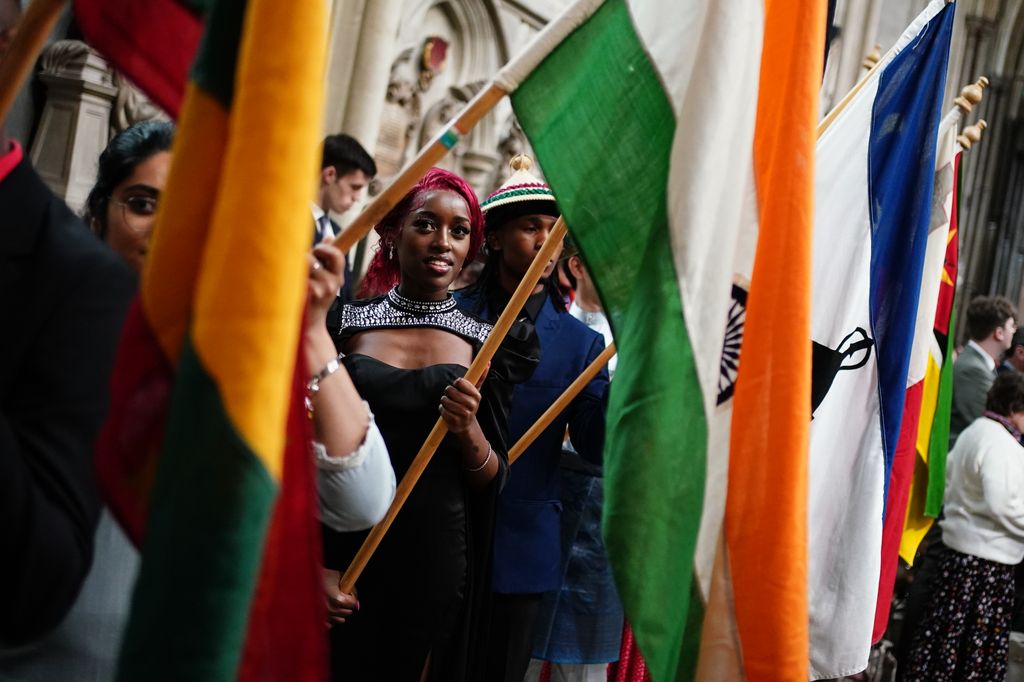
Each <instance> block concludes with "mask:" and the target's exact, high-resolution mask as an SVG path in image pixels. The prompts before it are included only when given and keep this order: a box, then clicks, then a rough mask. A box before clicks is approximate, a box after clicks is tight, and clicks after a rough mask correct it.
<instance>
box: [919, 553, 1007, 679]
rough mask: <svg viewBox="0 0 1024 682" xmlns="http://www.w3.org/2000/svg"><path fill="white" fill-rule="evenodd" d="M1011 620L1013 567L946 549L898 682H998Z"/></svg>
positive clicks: (1004, 666)
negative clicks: (974, 681)
mask: <svg viewBox="0 0 1024 682" xmlns="http://www.w3.org/2000/svg"><path fill="white" fill-rule="evenodd" d="M1012 615H1013V566H1009V565H1007V564H1000V563H998V562H995V561H989V560H987V559H981V558H979V557H976V556H972V555H970V554H963V553H961V552H958V551H956V550H954V549H950V548H948V547H946V548H945V549H944V551H943V555H942V558H941V559H940V561H939V571H938V574H937V575H936V576H935V583H934V585H933V586H932V594H931V599H930V600H929V603H928V606H927V608H926V609H925V613H924V618H923V619H922V620H921V624H920V625H919V626H918V628H917V634H916V635H915V636H914V644H913V647H912V648H911V652H910V660H909V661H907V667H906V670H905V672H904V673H903V675H902V677H903V679H904V680H905V681H911V680H922V681H925V680H927V681H928V682H944V681H946V680H950V681H954V680H955V681H959V680H978V681H979V682H981V681H990V680H991V681H992V682H1002V680H1003V678H1004V677H1005V676H1006V664H1007V655H1008V648H1009V641H1010V618H1011V616H1012Z"/></svg>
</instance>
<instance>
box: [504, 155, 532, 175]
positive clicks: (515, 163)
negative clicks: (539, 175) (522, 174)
mask: <svg viewBox="0 0 1024 682" xmlns="http://www.w3.org/2000/svg"><path fill="white" fill-rule="evenodd" d="M508 165H509V167H510V168H511V169H512V172H515V171H528V170H530V169H531V168H533V159H531V158H530V157H529V156H527V155H526V154H516V155H515V156H513V157H512V160H511V161H509V162H508Z"/></svg>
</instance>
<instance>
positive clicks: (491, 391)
mask: <svg viewBox="0 0 1024 682" xmlns="http://www.w3.org/2000/svg"><path fill="white" fill-rule="evenodd" d="M539 364H540V339H539V338H538V336H537V330H536V329H535V328H534V326H533V323H532V322H530V321H529V319H527V318H523V319H520V320H517V321H516V322H514V323H513V324H512V327H511V329H509V332H508V334H507V335H506V336H505V339H504V340H503V341H502V342H501V345H500V346H499V347H498V350H497V352H496V353H495V354H494V357H493V358H492V359H491V367H490V369H489V370H488V373H487V380H486V381H484V383H483V386H481V387H480V394H481V401H480V409H479V410H478V411H477V415H476V418H477V421H478V422H479V423H480V430H481V431H483V432H484V435H485V436H486V437H487V440H488V441H489V442H490V444H491V447H492V448H493V449H494V454H495V455H497V457H498V467H499V470H498V478H497V480H498V485H499V490H500V488H501V486H504V485H505V480H506V478H507V476H508V466H509V465H508V449H509V447H510V446H511V443H509V442H508V415H509V411H510V410H511V409H512V391H513V389H515V386H516V384H521V383H523V382H525V381H528V380H529V379H530V377H531V376H533V372H534V370H536V369H537V365H539Z"/></svg>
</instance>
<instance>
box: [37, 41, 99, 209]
mask: <svg viewBox="0 0 1024 682" xmlns="http://www.w3.org/2000/svg"><path fill="white" fill-rule="evenodd" d="M41 69H42V72H41V74H40V76H39V78H40V80H41V81H42V82H43V84H44V85H45V86H46V104H45V106H44V108H43V114H42V118H41V119H40V121H39V129H38V131H37V132H36V136H35V139H34V140H33V142H32V150H31V152H30V156H31V159H32V164H33V165H34V166H35V168H36V170H37V171H38V172H39V175H40V177H42V179H43V181H44V182H46V184H47V185H48V186H49V187H50V189H51V190H52V191H53V192H54V194H56V195H58V196H60V197H63V198H64V200H65V201H66V202H67V203H68V205H69V206H70V207H71V208H72V210H74V211H79V210H80V209H81V207H82V205H83V204H84V203H85V198H86V196H87V195H88V194H89V190H91V189H92V186H93V184H94V183H95V181H96V162H97V160H98V159H99V156H100V152H102V151H103V149H104V148H105V147H106V146H107V141H108V139H109V134H110V111H111V107H112V106H113V102H114V97H115V95H116V94H117V89H116V88H115V87H114V85H113V80H112V74H111V70H110V67H109V66H108V65H107V62H106V60H104V59H103V58H102V57H100V56H99V54H97V53H96V52H94V51H92V50H91V49H90V48H89V47H88V46H87V45H86V44H85V43H83V42H81V41H77V40H60V41H58V42H56V43H54V44H53V45H51V46H50V47H48V48H47V49H46V51H45V52H44V53H43V57H42V64H41Z"/></svg>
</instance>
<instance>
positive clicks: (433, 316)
mask: <svg viewBox="0 0 1024 682" xmlns="http://www.w3.org/2000/svg"><path fill="white" fill-rule="evenodd" d="M411 327H430V328H433V329H443V330H446V331H449V332H451V333H453V334H455V335H456V336H460V337H462V338H464V339H466V340H467V341H469V342H470V343H472V344H473V345H475V346H477V345H479V344H482V343H483V342H484V341H485V340H486V339H487V335H488V334H490V332H491V325H489V324H488V323H486V322H484V321H483V320H480V319H478V318H476V317H474V316H472V315H469V314H467V313H465V312H463V311H462V310H460V309H459V307H458V303H457V302H456V300H455V298H454V297H452V296H451V295H450V294H449V296H448V298H446V299H445V300H443V301H414V300H412V299H409V298H406V297H405V296H402V295H401V294H399V293H398V292H397V291H395V290H394V289H392V290H391V291H389V292H388V293H387V294H385V295H382V296H378V297H377V298H374V299H370V300H368V301H356V302H353V303H350V304H348V305H346V306H345V307H344V308H343V309H342V313H341V325H340V326H339V327H338V330H337V332H335V336H336V339H340V340H343V339H345V338H348V337H350V336H352V335H353V334H357V333H359V332H361V331H367V330H370V329H402V328H411Z"/></svg>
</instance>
